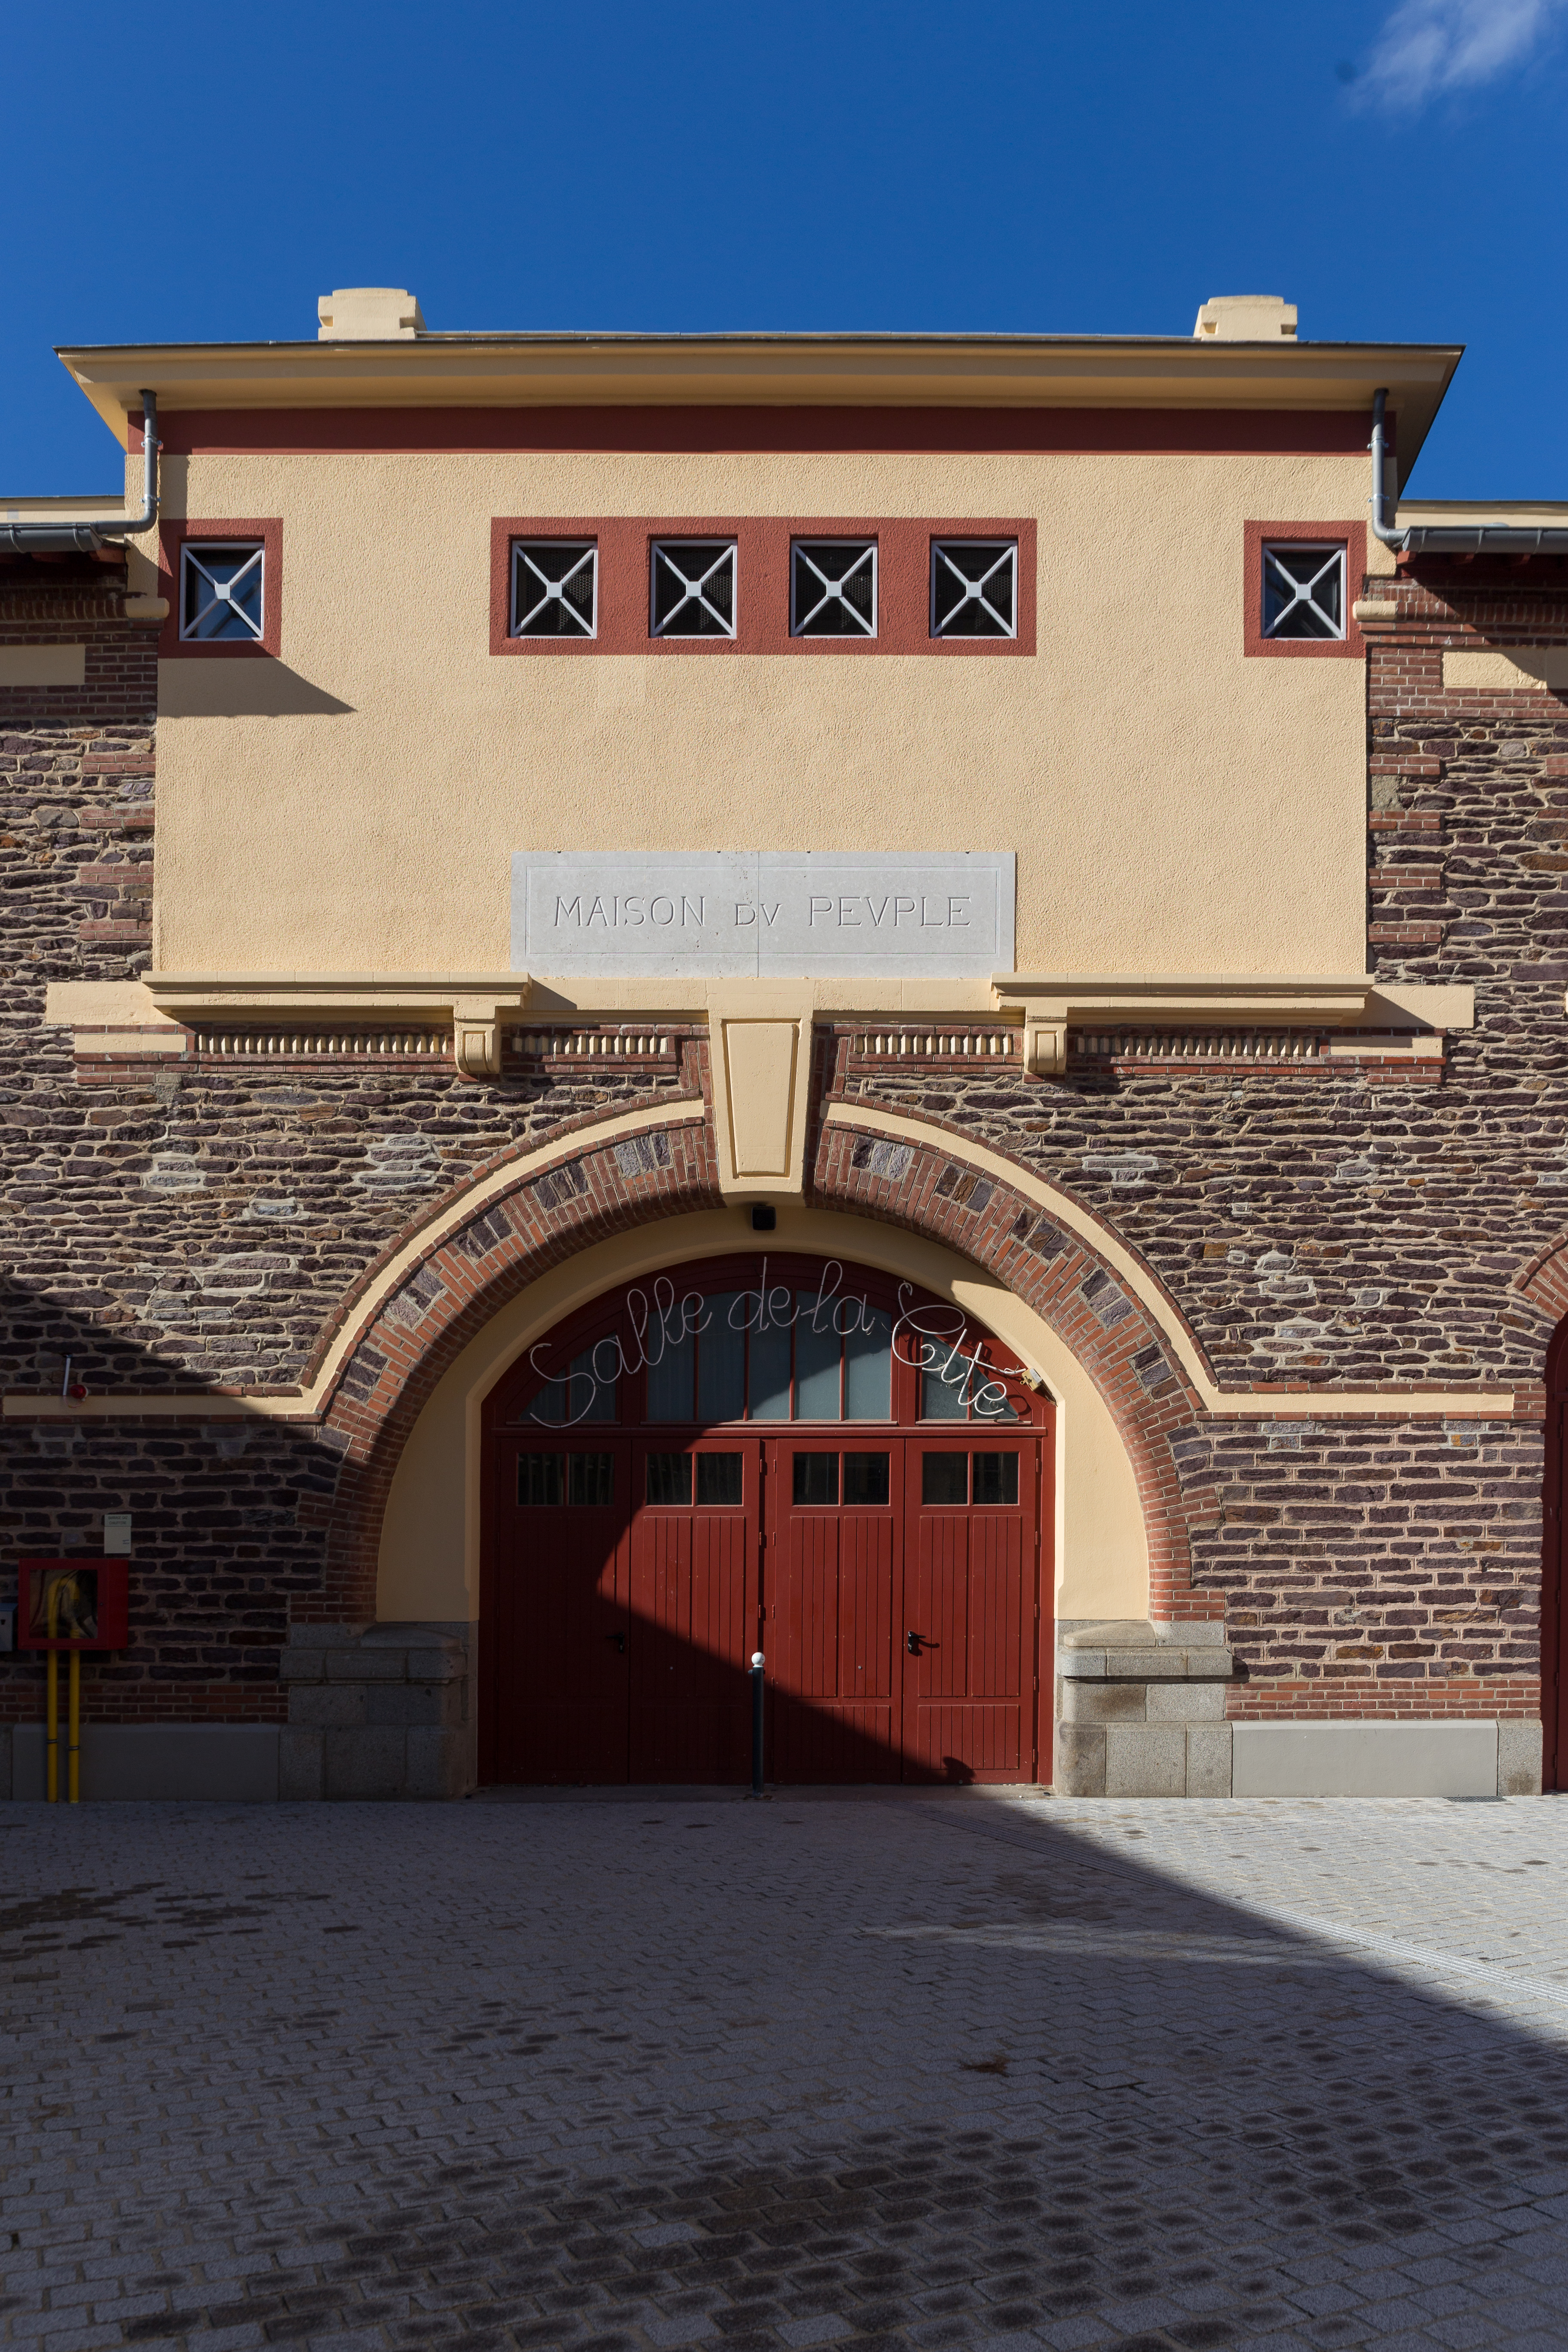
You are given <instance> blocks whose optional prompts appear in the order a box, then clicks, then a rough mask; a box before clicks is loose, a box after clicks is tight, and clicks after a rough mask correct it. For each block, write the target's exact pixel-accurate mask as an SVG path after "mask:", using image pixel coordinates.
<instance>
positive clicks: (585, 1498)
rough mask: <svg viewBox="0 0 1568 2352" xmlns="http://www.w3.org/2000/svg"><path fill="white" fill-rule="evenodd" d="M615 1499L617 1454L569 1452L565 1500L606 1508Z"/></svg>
mask: <svg viewBox="0 0 1568 2352" xmlns="http://www.w3.org/2000/svg"><path fill="white" fill-rule="evenodd" d="M615 1499H616V1457H615V1455H614V1454H568V1455H567V1456H566V1500H567V1501H568V1502H569V1503H578V1504H584V1503H585V1504H588V1505H591V1506H594V1507H597V1508H598V1509H601V1510H602V1509H603V1508H604V1507H605V1505H606V1504H609V1503H613V1502H614V1501H615Z"/></svg>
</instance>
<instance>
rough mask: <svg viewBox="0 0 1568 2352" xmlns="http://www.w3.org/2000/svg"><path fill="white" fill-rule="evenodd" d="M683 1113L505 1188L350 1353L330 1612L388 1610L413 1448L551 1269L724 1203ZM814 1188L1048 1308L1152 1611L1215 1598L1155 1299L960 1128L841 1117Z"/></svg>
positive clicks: (1200, 1413)
mask: <svg viewBox="0 0 1568 2352" xmlns="http://www.w3.org/2000/svg"><path fill="white" fill-rule="evenodd" d="M682 1108H683V1111H684V1116H681V1117H678V1118H672V1119H671V1120H670V1122H669V1123H668V1125H649V1126H647V1127H644V1128H642V1129H640V1130H639V1131H638V1132H637V1133H636V1134H635V1135H629V1136H623V1137H620V1138H619V1139H606V1138H599V1139H595V1136H594V1134H593V1132H592V1130H589V1131H588V1132H586V1133H581V1132H580V1133H579V1134H577V1135H574V1137H573V1138H572V1139H571V1141H570V1145H568V1146H567V1147H566V1148H564V1149H563V1150H562V1151H561V1152H560V1153H559V1154H558V1155H557V1156H555V1157H554V1158H552V1160H550V1161H549V1162H548V1163H547V1164H546V1165H545V1166H544V1167H543V1168H542V1169H541V1168H540V1167H539V1165H538V1163H537V1161H533V1162H531V1164H530V1165H529V1166H528V1168H527V1169H525V1170H523V1171H520V1172H519V1175H518V1178H517V1181H516V1182H515V1184H513V1185H511V1186H510V1187H508V1188H506V1189H504V1190H502V1191H500V1192H497V1191H495V1190H494V1189H493V1188H492V1189H490V1190H489V1192H487V1195H486V1197H485V1198H484V1200H483V1201H482V1202H479V1203H478V1204H477V1205H476V1210H475V1213H474V1215H473V1216H472V1217H471V1218H470V1219H468V1221H467V1222H465V1223H459V1224H458V1225H456V1226H452V1225H451V1224H450V1223H448V1224H447V1228H446V1230H445V1231H444V1233H443V1234H442V1236H441V1238H440V1239H439V1240H438V1241H437V1242H435V1243H434V1244H432V1246H431V1248H430V1249H429V1250H428V1251H427V1252H426V1253H425V1254H424V1255H422V1256H420V1257H418V1258H417V1259H416V1261H415V1262H414V1263H413V1264H412V1265H411V1266H410V1267H408V1268H407V1269H405V1272H404V1275H403V1278H402V1279H401V1281H400V1282H399V1284H398V1286H397V1287H396V1288H395V1289H394V1290H393V1291H391V1292H390V1294H389V1295H387V1296H386V1297H384V1298H382V1299H381V1300H380V1301H379V1303H378V1304H377V1306H376V1307H375V1310H374V1313H373V1314H372V1315H371V1316H370V1317H369V1318H368V1319H367V1321H366V1323H365V1325H364V1327H363V1329H362V1330H361V1331H360V1332H359V1334H358V1335H357V1337H356V1339H355V1341H354V1344H353V1347H352V1349H350V1350H349V1352H348V1353H347V1355H346V1356H345V1358H344V1360H343V1362H342V1366H341V1367H340V1369H339V1371H338V1373H337V1376H336V1378H335V1381H334V1382H333V1385H332V1389H331V1397H330V1401H329V1402H327V1403H326V1406H325V1411H324V1414H323V1421H324V1426H325V1430H326V1432H327V1433H328V1434H329V1442H330V1443H331V1444H334V1445H335V1446H336V1448H337V1449H338V1451H339V1453H340V1455H341V1458H342V1470H341V1474H340V1478H339V1484H338V1491H337V1496H336V1499H335V1502H334V1503H333V1505H332V1506H331V1507H329V1508H327V1509H326V1510H325V1511H324V1512H323V1514H322V1516H323V1517H324V1519H325V1521H326V1524H327V1533H328V1546H327V1550H328V1559H327V1588H326V1592H325V1595H324V1602H323V1607H324V1612H325V1613H326V1614H327V1615H329V1616H348V1617H360V1616H373V1615H374V1592H375V1573H376V1562H377V1557H378V1553H379V1548H380V1537H381V1524H382V1518H383V1515H384V1509H385V1505H386V1500H387V1496H388V1494H389V1493H390V1489H391V1484H392V1479H393V1476H394V1474H395V1470H396V1466H397V1462H398V1459H399V1457H400V1455H401V1454H402V1451H403V1446H404V1444H405V1442H406V1439H407V1436H408V1434H409V1433H410V1432H411V1430H412V1429H413V1426H414V1424H415V1422H416V1420H417V1418H418V1416H419V1414H420V1412H423V1410H424V1408H425V1406H426V1403H427V1402H429V1399H430V1398H431V1396H432V1395H433V1394H434V1392H435V1390H436V1388H437V1385H438V1383H439V1381H441V1379H442V1378H443V1377H444V1376H445V1374H446V1373H447V1370H449V1369H450V1367H451V1366H452V1364H454V1363H455V1362H456V1360H457V1359H458V1356H459V1355H460V1354H461V1352H462V1350H463V1349H465V1348H466V1347H467V1346H468V1344H469V1342H470V1341H471V1340H472V1339H475V1338H476V1337H477V1336H478V1334H479V1332H480V1331H481V1330H482V1329H483V1328H485V1326H486V1324H487V1323H489V1321H490V1320H491V1319H492V1318H493V1317H494V1316H495V1315H497V1314H498V1313H499V1312H500V1310H501V1309H502V1308H503V1307H505V1306H506V1305H507V1304H508V1303H509V1301H510V1300H511V1299H512V1298H514V1297H517V1296H518V1294H519V1293H520V1292H521V1291H522V1290H525V1289H526V1288H527V1287H528V1286H529V1285H530V1284H531V1283H532V1282H534V1281H536V1280H537V1279H538V1278H539V1276H541V1275H542V1274H543V1273H545V1272H546V1271H547V1270H548V1269H549V1268H551V1267H552V1266H553V1265H558V1264H560V1263H561V1262H562V1261H563V1260H564V1259H567V1258H570V1257H572V1256H574V1255H576V1254H577V1253H578V1252H580V1251H582V1250H584V1249H586V1248H588V1247H589V1246H591V1245H592V1244H595V1243H596V1242H599V1241H602V1240H605V1239H606V1238H608V1237H609V1236H610V1235H612V1234H616V1233H618V1232H625V1231H626V1230H628V1229H630V1228H632V1227H634V1226H637V1225H639V1224H643V1223H651V1222H654V1221H656V1220H662V1219H664V1218H668V1217H671V1216H679V1215H684V1214H686V1213H689V1212H692V1211H696V1210H701V1209H710V1208H714V1207H717V1206H719V1205H720V1204H721V1198H722V1196H721V1191H720V1185H719V1171H718V1164H717V1156H716V1153H715V1150H714V1144H713V1136H712V1130H711V1127H710V1124H709V1122H708V1121H707V1120H706V1119H695V1118H692V1117H691V1115H690V1111H689V1108H685V1107H684V1106H683V1107H682ZM809 1197H810V1198H811V1200H812V1202H813V1203H814V1204H815V1205H817V1206H821V1207H823V1208H834V1209H841V1210H845V1211H847V1212H848V1213H851V1214H854V1215H857V1216H861V1217H869V1218H872V1219H875V1220H877V1221H879V1222H881V1223H891V1224H897V1225H900V1226H902V1227H904V1228H905V1229H906V1230H907V1231H909V1232H910V1233H914V1234H919V1235H921V1237H922V1238H924V1239H928V1240H931V1241H934V1242H936V1243H938V1244H941V1245H942V1247H944V1248H946V1249H948V1250H951V1251H953V1252H956V1253H957V1254H958V1255H962V1256H964V1257H967V1258H969V1259H970V1260H972V1261H973V1262H974V1263H975V1264H977V1265H982V1266H984V1268H985V1270H986V1271H987V1272H988V1273H991V1274H993V1275H994V1276H995V1277H996V1279H997V1280H998V1281H999V1282H1001V1283H1003V1284H1004V1285H1005V1287H1006V1288H1007V1289H1009V1290H1010V1291H1012V1292H1014V1293H1015V1294H1016V1296H1017V1297H1020V1298H1021V1299H1023V1300H1024V1302H1025V1303H1026V1305H1027V1306H1029V1307H1032V1308H1033V1309H1034V1311H1035V1312H1036V1313H1037V1314H1038V1315H1039V1316H1040V1317H1041V1318H1042V1319H1043V1320H1044V1321H1045V1322H1046V1323H1047V1326H1048V1327H1049V1328H1050V1329H1051V1330H1052V1331H1053V1332H1055V1333H1056V1335H1057V1336H1058V1339H1060V1340H1061V1341H1062V1343H1063V1345H1064V1346H1065V1347H1067V1348H1068V1349H1069V1350H1070V1351H1071V1353H1072V1354H1073V1355H1074V1356H1075V1357H1076V1358H1077V1360H1079V1363H1080V1364H1082V1366H1083V1367H1084V1369H1085V1370H1086V1371H1087V1373H1088V1374H1089V1378H1090V1379H1091V1380H1092V1381H1094V1383H1095V1385H1096V1387H1097V1388H1098V1389H1099V1391H1100V1395H1101V1396H1102V1397H1103V1399H1104V1400H1105V1402H1106V1405H1107V1407H1108V1409H1109V1411H1110V1414H1111V1417H1112V1419H1113V1421H1114V1423H1115V1424H1116V1427H1117V1429H1118V1431H1119V1433H1120V1434H1121V1439H1122V1442H1123V1444H1125V1446H1126V1448H1127V1451H1128V1454H1129V1457H1130V1460H1131V1465H1132V1468H1133V1472H1134V1475H1135V1478H1136V1481H1137V1485H1138V1489H1139V1494H1140V1497H1141V1500H1142V1507H1143V1515H1144V1522H1145V1527H1146V1529H1147V1534H1148V1542H1149V1556H1150V1590H1151V1606H1152V1608H1153V1610H1154V1612H1155V1613H1156V1614H1157V1615H1161V1616H1170V1615H1180V1616H1192V1615H1201V1614H1204V1613H1205V1610H1206V1609H1207V1608H1210V1607H1213V1606H1215V1603H1214V1602H1212V1601H1207V1600H1206V1599H1205V1597H1203V1596H1199V1595H1195V1594H1193V1593H1191V1591H1190V1589H1189V1570H1190V1554H1189V1549H1188V1540H1187V1516H1188V1514H1189V1513H1190V1512H1191V1511H1192V1509H1193V1508H1194V1503H1196V1505H1197V1507H1200V1508H1206V1507H1207V1498H1206V1497H1201V1498H1199V1497H1194V1496H1191V1495H1188V1496H1185V1497H1184V1496H1183V1492H1182V1489H1181V1485H1180V1480H1179V1477H1178V1475H1177V1468H1176V1463H1175V1458H1174V1455H1173V1450H1172V1444H1171V1440H1172V1437H1173V1433H1174V1432H1175V1431H1177V1430H1178V1429H1181V1428H1185V1427H1190V1426H1191V1424H1192V1423H1193V1422H1194V1420H1201V1419H1203V1418H1205V1407H1204V1405H1203V1403H1202V1401H1201V1400H1200V1398H1199V1397H1198V1395H1197V1394H1196V1392H1195V1391H1194V1388H1193V1386H1192V1384H1191V1382H1190V1381H1188V1379H1187V1378H1186V1376H1185V1374H1184V1371H1183V1370H1182V1368H1181V1365H1180V1362H1179V1360H1178V1358H1177V1355H1176V1352H1175V1350H1174V1349H1172V1348H1171V1347H1170V1345H1169V1344H1168V1341H1167V1339H1166V1336H1165V1333H1164V1332H1163V1330H1162V1329H1161V1328H1160V1327H1159V1325H1158V1324H1157V1323H1156V1322H1155V1320H1154V1319H1153V1318H1152V1315H1151V1314H1150V1312H1149V1311H1148V1309H1147V1307H1145V1305H1144V1303H1143V1302H1142V1300H1140V1299H1139V1298H1138V1297H1136V1296H1134V1295H1133V1294H1132V1293H1131V1291H1130V1290H1129V1288H1128V1286H1126V1285H1125V1284H1124V1283H1123V1282H1121V1280H1119V1279H1118V1277H1117V1276H1116V1274H1115V1272H1114V1270H1113V1268H1112V1267H1111V1266H1110V1265H1109V1264H1108V1263H1107V1262H1106V1260H1105V1259H1103V1258H1102V1257H1100V1256H1099V1255H1097V1253H1096V1252H1095V1250H1094V1248H1093V1246H1092V1244H1091V1243H1090V1242H1089V1241H1088V1240H1086V1239H1085V1238H1084V1237H1083V1236H1082V1235H1081V1234H1079V1233H1076V1232H1070V1231H1067V1230H1064V1229H1063V1228H1062V1227H1060V1226H1058V1225H1056V1224H1054V1223H1052V1221H1051V1218H1050V1216H1049V1215H1048V1213H1046V1212H1044V1211H1042V1210H1041V1209H1040V1208H1039V1207H1038V1206H1037V1205H1036V1204H1035V1203H1034V1202H1031V1201H1030V1200H1029V1199H1028V1198H1027V1197H1026V1195H1025V1194H1024V1192H1022V1191H1017V1192H1014V1191H1013V1190H1011V1189H1010V1188H1009V1187H1008V1185H1007V1184H1006V1183H1005V1181H996V1180H995V1179H994V1177H987V1178H984V1179H980V1178H977V1177H976V1176H975V1174H974V1171H973V1170H972V1169H969V1168H966V1167H965V1165H964V1163H963V1159H962V1145H961V1144H957V1142H956V1139H952V1138H950V1137H948V1136H946V1135H944V1134H943V1133H942V1131H941V1130H939V1129H932V1130H931V1135H930V1139H929V1141H927V1140H924V1139H922V1140H921V1141H919V1142H910V1141H909V1140H907V1139H894V1138H878V1137H875V1136H871V1135H868V1133H867V1132H866V1130H865V1129H863V1128H857V1129H850V1128H847V1127H838V1126H835V1125H833V1124H831V1123H829V1124H828V1125H826V1127H825V1128H824V1129H823V1130H822V1132H821V1135H820V1139H819V1147H818V1150H817V1155H816V1167H815V1171H814V1179H813V1184H812V1188H811V1192H810V1195H809Z"/></svg>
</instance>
